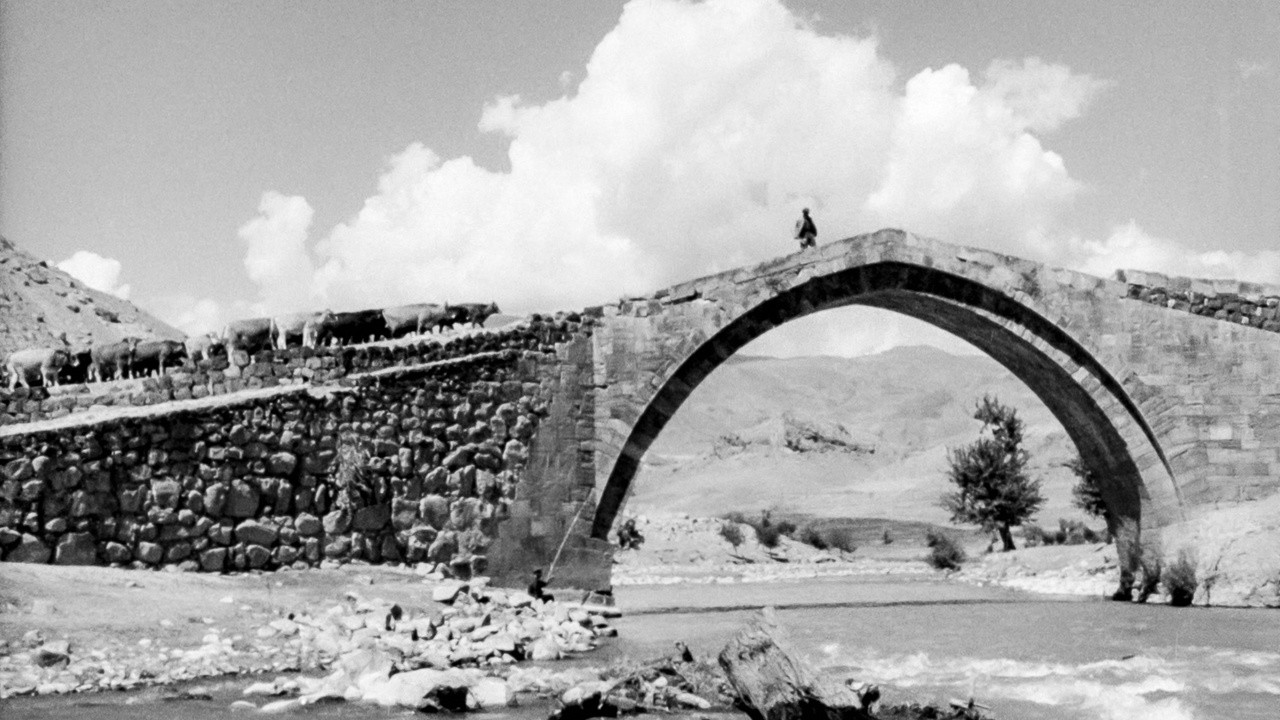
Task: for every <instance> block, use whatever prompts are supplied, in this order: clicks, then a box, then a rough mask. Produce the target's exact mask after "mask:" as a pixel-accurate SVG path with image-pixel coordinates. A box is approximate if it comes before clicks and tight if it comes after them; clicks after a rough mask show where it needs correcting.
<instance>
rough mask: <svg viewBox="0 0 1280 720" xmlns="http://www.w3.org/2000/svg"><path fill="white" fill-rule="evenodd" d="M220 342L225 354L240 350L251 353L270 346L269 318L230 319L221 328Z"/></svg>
mask: <svg viewBox="0 0 1280 720" xmlns="http://www.w3.org/2000/svg"><path fill="white" fill-rule="evenodd" d="M222 342H223V343H224V344H225V345H226V348H227V354H228V355H230V354H231V353H233V352H235V351H237V350H241V351H243V352H245V353H248V354H249V357H251V358H252V357H253V354H254V353H256V352H259V351H262V350H266V349H267V348H270V347H271V318H250V319H248V320H232V321H231V322H229V323H227V325H226V327H224V328H222Z"/></svg>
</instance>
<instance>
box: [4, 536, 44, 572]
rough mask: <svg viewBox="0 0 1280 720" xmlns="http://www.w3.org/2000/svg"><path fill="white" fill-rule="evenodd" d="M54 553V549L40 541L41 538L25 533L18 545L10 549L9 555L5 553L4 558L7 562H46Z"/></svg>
mask: <svg viewBox="0 0 1280 720" xmlns="http://www.w3.org/2000/svg"><path fill="white" fill-rule="evenodd" d="M52 555H53V551H51V550H50V549H49V548H48V546H46V545H45V544H44V543H42V542H40V539H39V538H37V537H36V536H34V535H30V534H27V533H23V534H22V537H21V538H20V539H19V540H18V543H17V545H15V546H14V547H13V549H11V550H10V551H9V554H8V555H5V558H4V559H5V560H6V561H7V562H20V563H37V564H44V563H47V562H49V558H50V557H51V556H52Z"/></svg>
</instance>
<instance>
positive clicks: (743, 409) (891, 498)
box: [629, 347, 1081, 525]
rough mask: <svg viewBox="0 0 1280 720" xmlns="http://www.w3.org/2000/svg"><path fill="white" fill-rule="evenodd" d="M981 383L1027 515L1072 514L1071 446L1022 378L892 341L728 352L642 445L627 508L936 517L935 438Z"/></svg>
mask: <svg viewBox="0 0 1280 720" xmlns="http://www.w3.org/2000/svg"><path fill="white" fill-rule="evenodd" d="M986 393H991V394H994V395H995V396H997V397H999V398H1000V400H1002V401H1003V402H1005V403H1006V404H1009V405H1012V406H1013V407H1014V408H1016V409H1017V410H1018V413H1019V416H1020V417H1022V419H1023V421H1024V422H1025V423H1026V425H1027V429H1026V436H1027V444H1026V447H1027V449H1028V450H1029V451H1030V452H1031V454H1032V465H1033V473H1034V474H1035V475H1036V476H1038V477H1041V478H1042V479H1043V480H1044V492H1045V494H1046V495H1047V496H1048V498H1049V502H1048V503H1047V504H1046V506H1045V508H1044V510H1042V511H1041V513H1040V515H1039V520H1040V522H1041V523H1046V524H1049V525H1056V524H1057V520H1058V518H1059V517H1072V518H1079V517H1081V515H1080V514H1079V512H1078V511H1076V510H1075V509H1074V508H1073V507H1071V492H1070V488H1071V486H1072V485H1073V484H1074V482H1075V478H1074V476H1072V475H1071V473H1070V472H1069V471H1067V470H1066V469H1065V468H1063V467H1061V464H1062V463H1063V462H1066V460H1067V459H1069V458H1070V457H1071V456H1072V455H1073V454H1074V452H1075V450H1074V446H1073V445H1072V444H1071V441H1070V439H1069V438H1067V436H1066V433H1065V431H1064V430H1063V429H1062V426H1061V425H1060V424H1059V423H1058V421H1057V420H1056V419H1055V418H1054V417H1053V416H1052V414H1050V413H1049V410H1048V408H1046V407H1045V406H1044V404H1043V403H1041V402H1040V400H1039V399H1038V398H1036V396H1035V395H1034V394H1033V393H1032V392H1031V390H1030V389H1029V388H1027V387H1026V386H1025V385H1023V384H1022V382H1021V381H1019V380H1018V379H1017V378H1015V377H1014V376H1013V375H1012V374H1011V373H1009V371H1007V370H1006V369H1004V368H1003V367H1002V366H1000V365H999V364H998V363H996V362H995V361H994V360H992V359H990V358H988V357H985V356H956V355H950V354H948V353H946V352H943V351H941V350H937V349H935V348H931V347H903V348H896V349H894V350H890V351H888V352H886V353H882V354H879V355H872V356H868V357H860V358H838V357H803V358H790V359H775V358H760V357H744V358H735V359H731V360H730V362H728V363H726V364H724V365H723V366H721V367H720V368H719V369H717V370H716V371H715V372H714V373H712V375H711V376H710V377H708V378H707V380H706V381H705V382H704V383H703V384H702V385H700V386H699V387H698V388H697V389H696V390H695V391H694V393H693V394H692V395H691V396H690V397H689V399H688V400H687V401H686V402H685V404H684V406H683V407H682V408H681V409H680V410H679V412H677V413H676V415H675V416H674V417H673V418H672V420H671V422H670V423H669V424H668V425H667V427H666V428H665V429H664V430H663V432H662V434H661V435H660V436H659V437H658V439H657V441H656V442H655V443H654V445H653V446H652V447H651V448H650V450H649V452H648V454H647V455H646V456H645V459H644V464H643V467H642V469H641V472H640V474H639V476H638V477H637V481H636V489H635V494H634V496H633V497H632V500H631V502H630V505H629V507H630V508H631V509H634V510H635V511H637V512H688V513H692V514H696V515H716V514H721V513H724V512H728V511H731V510H741V511H748V512H749V511H753V510H759V509H764V508H776V509H778V510H781V511H790V512H799V513H808V514H812V515H816V516H825V517H840V516H845V517H876V518H889V519H895V520H915V521H925V522H935V523H946V522H947V513H946V511H945V510H943V509H942V508H941V507H940V506H939V504H938V498H939V496H940V495H941V494H942V493H943V492H944V491H946V490H948V489H949V487H948V483H947V480H946V467H947V464H946V453H947V448H949V447H956V446H959V445H963V444H965V443H969V442H972V441H973V440H974V439H975V438H976V437H977V436H978V431H979V429H980V428H981V423H979V422H978V421H977V420H974V419H973V409H974V403H975V401H976V400H977V399H979V398H981V397H982V396H983V395H984V394H986Z"/></svg>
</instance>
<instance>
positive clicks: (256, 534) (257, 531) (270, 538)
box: [235, 520, 280, 547]
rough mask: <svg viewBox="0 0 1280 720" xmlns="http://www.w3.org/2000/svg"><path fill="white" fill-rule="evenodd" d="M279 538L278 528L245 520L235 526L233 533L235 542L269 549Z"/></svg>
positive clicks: (257, 521) (256, 521)
mask: <svg viewBox="0 0 1280 720" xmlns="http://www.w3.org/2000/svg"><path fill="white" fill-rule="evenodd" d="M279 536H280V529H279V528H277V527H276V526H275V525H272V524H270V523H265V522H261V521H259V520H245V521H244V522H242V523H240V524H239V525H237V526H236V531H235V538H236V541H237V542H242V543H245V544H246V545H262V546H265V547H271V546H272V545H275V544H276V539H277V538H278V537H279Z"/></svg>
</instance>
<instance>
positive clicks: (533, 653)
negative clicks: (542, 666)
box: [527, 635, 560, 661]
mask: <svg viewBox="0 0 1280 720" xmlns="http://www.w3.org/2000/svg"><path fill="white" fill-rule="evenodd" d="M527 655H528V658H529V659H530V660H534V661H539V660H559V659H560V646H559V645H557V644H556V641H555V640H554V639H552V638H551V637H550V636H549V635H544V636H542V637H540V638H538V639H537V640H535V641H534V642H533V644H532V645H530V646H529V648H528V651H527Z"/></svg>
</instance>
